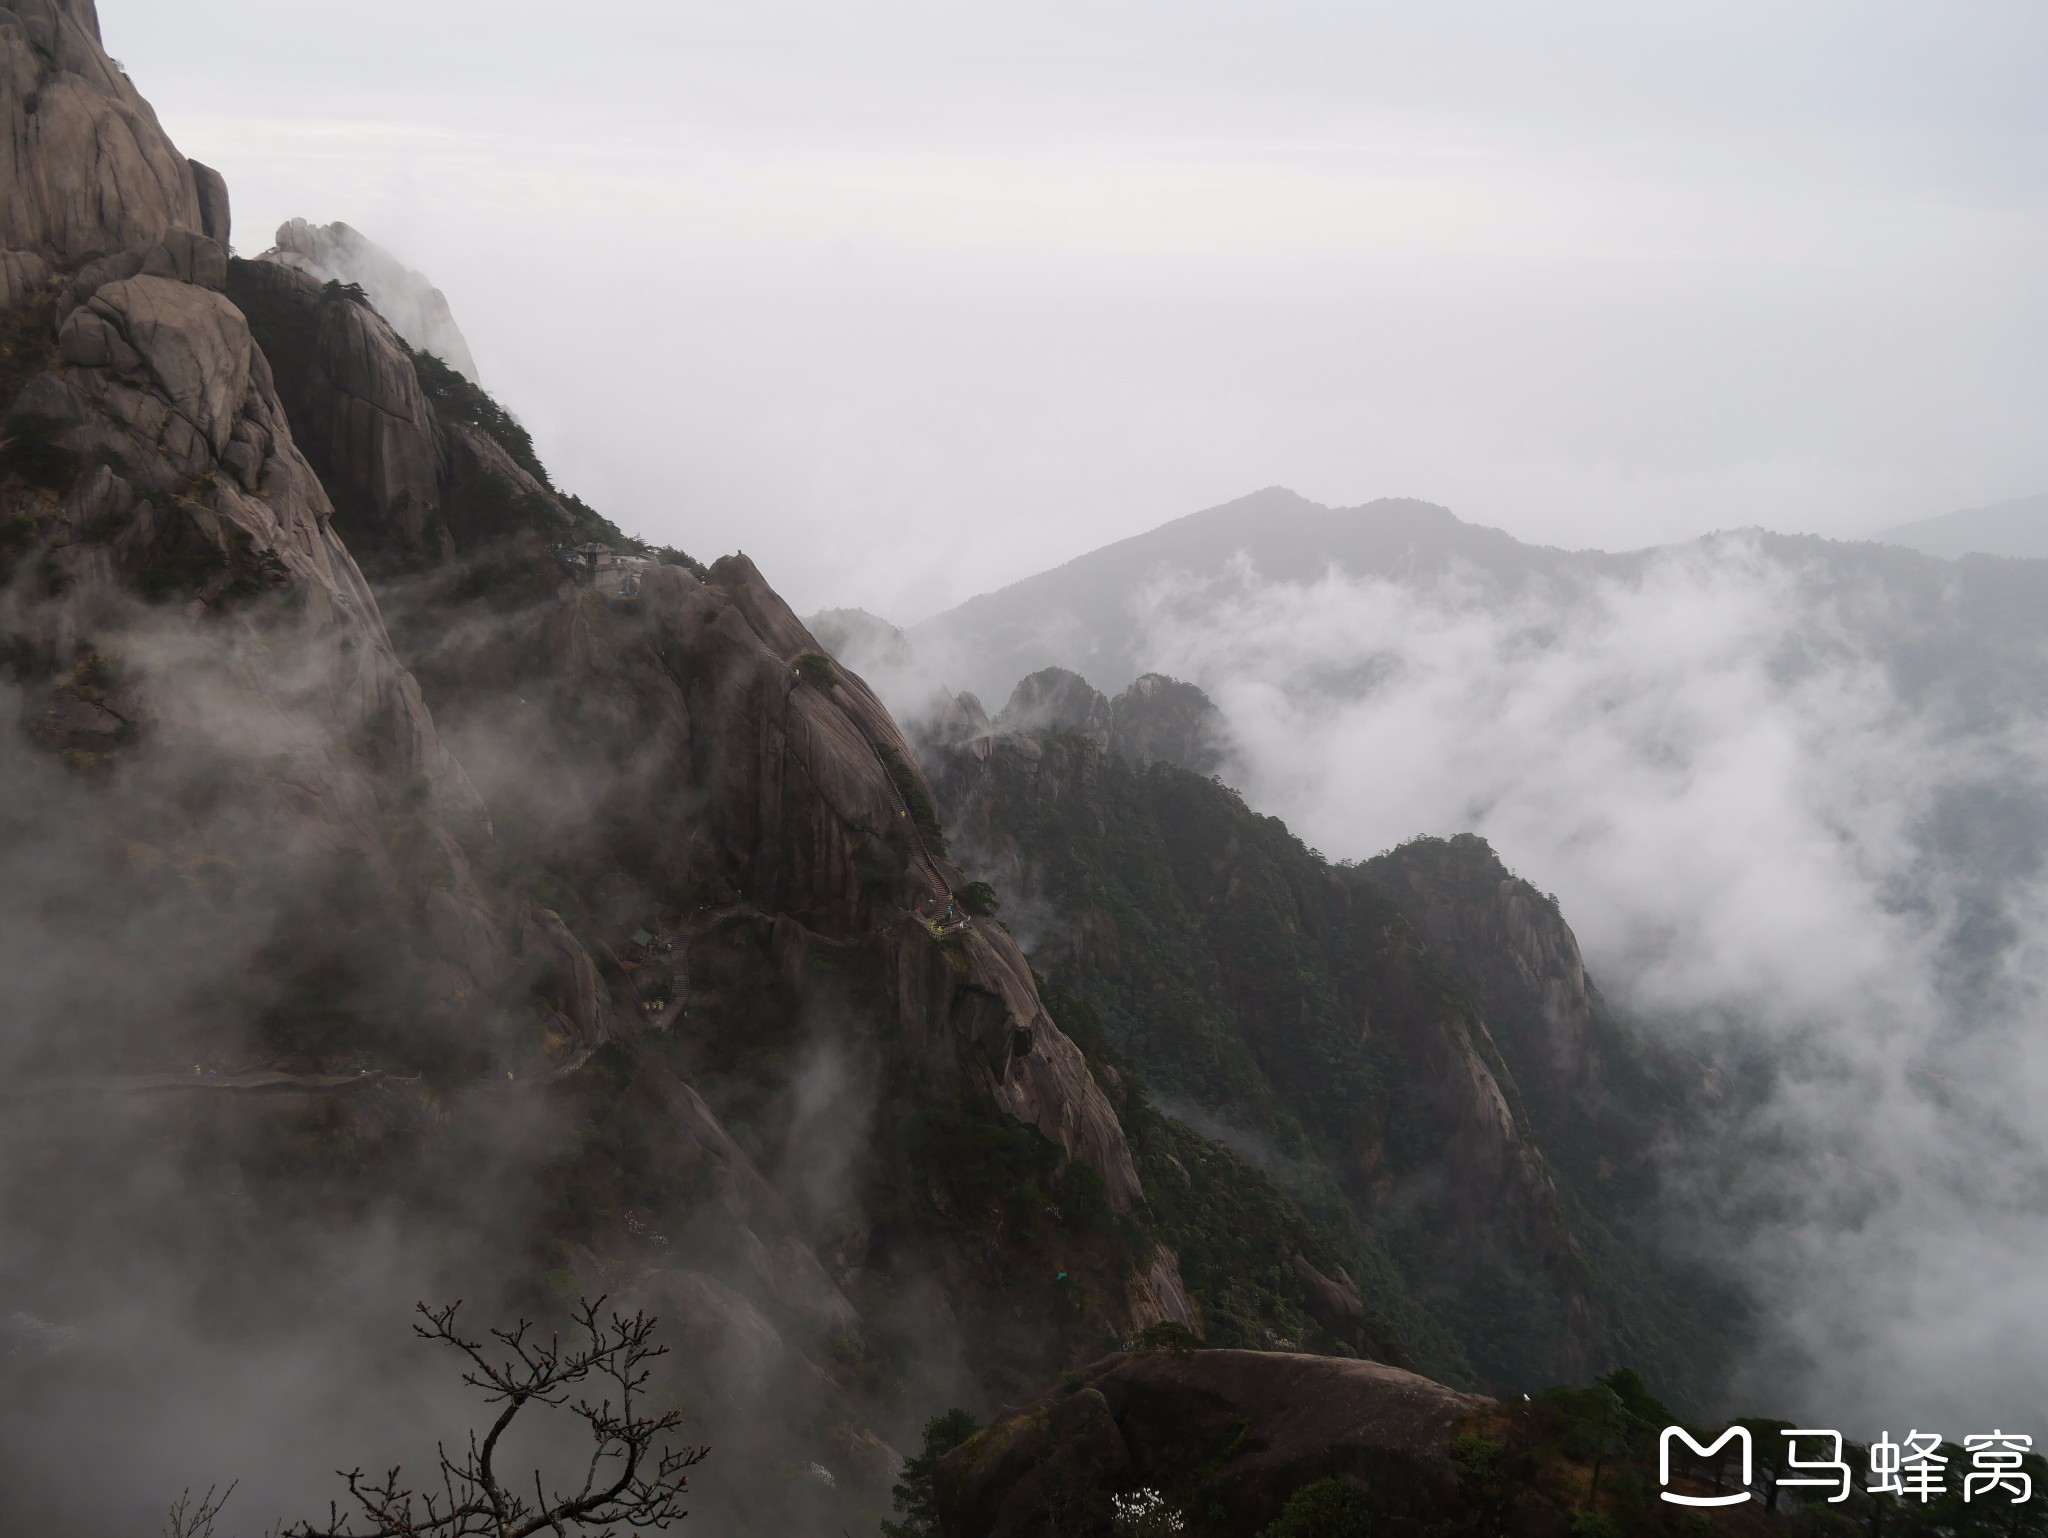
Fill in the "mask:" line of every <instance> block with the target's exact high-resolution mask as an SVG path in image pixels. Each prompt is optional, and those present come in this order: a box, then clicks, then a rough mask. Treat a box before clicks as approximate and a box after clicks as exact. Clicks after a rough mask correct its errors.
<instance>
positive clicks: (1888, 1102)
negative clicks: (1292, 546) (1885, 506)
mask: <svg viewBox="0 0 2048 1538" xmlns="http://www.w3.org/2000/svg"><path fill="white" fill-rule="evenodd" d="M1831 548H1832V549H1833V550H1839V549H1840V547H1827V546H1821V545H1817V544H1812V545H1808V546H1806V547H1805V549H1804V553H1803V554H1801V553H1799V552H1792V553H1789V554H1788V552H1787V550H1786V549H1785V547H1784V545H1783V543H1782V542H1779V543H1776V544H1773V543H1771V542H1769V541H1766V540H1761V539H1756V538H1748V537H1740V536H1737V537H1727V538H1720V539H1716V540H1713V541H1708V542H1702V543H1700V544H1696V545H1691V546H1686V547H1681V548H1677V549H1674V550H1671V551H1668V552H1663V553H1659V554H1657V555H1654V556H1651V557H1649V558H1647V559H1645V560H1643V561H1641V562H1640V563H1634V564H1630V565H1625V566H1620V567H1613V568H1610V569H1608V570H1606V571H1603V572H1598V573H1593V574H1586V573H1579V574H1575V575H1573V576H1570V577H1568V578H1560V579H1550V580H1544V581H1538V582H1532V583H1529V584H1526V585H1522V586H1520V587H1519V588H1518V589H1517V590H1515V591H1514V592H1512V593H1504V591H1503V589H1502V588H1501V587H1500V586H1499V585H1497V584H1493V583H1491V582H1489V581H1488V580H1487V579H1486V578H1485V576H1484V574H1481V573H1463V574H1458V573H1454V574H1452V575H1450V576H1448V577H1442V578H1436V579H1430V580H1427V581H1424V582H1420V583H1416V582H1401V581H1395V580H1387V579H1383V578H1360V577H1352V576H1346V575H1343V574H1336V573H1333V574H1330V575H1327V576H1325V577H1324V578H1323V579H1322V580H1319V581H1314V582H1305V583H1304V582H1284V583H1273V582H1263V581H1260V580H1258V579H1257V574H1256V573H1253V572H1248V571H1244V570H1242V569H1240V570H1239V571H1236V572H1233V573H1231V574H1229V575H1228V576H1227V577H1225V578H1223V579H1221V580H1217V581H1214V582H1209V583H1193V582H1186V581H1182V582H1173V581H1162V582H1160V583H1158V584H1156V585H1154V586H1153V587H1152V588H1151V589H1149V590H1148V591H1147V592H1146V593H1144V594H1143V595H1142V597H1141V599H1140V608H1141V611H1142V612H1143V614H1144V616H1145V618H1146V620H1147V641H1146V646H1145V651H1146V657H1145V663H1146V665H1147V666H1149V667H1153V668H1158V669H1160V670H1163V671H1166V672H1169V673H1174V674H1177V675H1179V676H1182V677H1186V678H1190V679H1193V680H1194V681H1196V682H1198V683H1200V684H1201V685H1202V686H1203V687H1204V688H1205V689H1207V690H1208V691H1209V692H1210V693H1211V694H1212V695H1213V696H1214V697H1215V699H1216V701H1217V703H1218V704H1219V705H1220V706H1221V707H1222V709H1223V712H1224V714H1225V716H1226V718H1227V719H1228V721H1229V722H1230V724H1231V727H1232V728H1233V730H1234V733H1235V736H1236V751H1237V754H1238V761H1237V764H1236V766H1235V777H1236V778H1237V779H1239V781H1240V782H1241V783H1242V785H1243V787H1244V789H1245V790H1246V792H1247V794H1248V796H1249V798H1250V799H1251V801H1252V802H1253V804H1254V805H1257V806H1259V807H1261V808H1262V809H1265V810H1270V811H1272V812H1275V813H1278V814H1279V815H1281V816H1282V817H1284V818H1285V819H1286V820H1287V821H1288V822H1289V823H1290V824H1291V825H1292V826H1293V827H1294V828H1295V829H1296V830H1297V831H1298V832H1299V833H1301V834H1302V836H1303V837H1305V838H1306V839H1308V840H1309V841H1310V842H1312V843H1314V844H1317V845H1319V846H1320V847H1321V848H1323V849H1324V850H1326V851H1327V852H1328V853H1329V854H1330V855H1331V856H1332V857H1333V858H1341V857H1354V856H1364V855H1369V854H1371V853H1373V852H1375V851H1377V850H1380V849H1383V848H1386V847H1388V846H1390V845H1393V844H1395V843H1398V842H1400V841H1402V840H1404V839H1406V838H1409V837H1412V836H1414V835H1416V834H1419V833H1425V832H1429V833H1449V832H1453V831H1458V830H1462V829H1472V830H1475V831H1477V832H1479V833H1481V834H1483V835H1484V836H1486V837H1487V838H1488V839H1490V840H1491V841H1492V842H1493V843H1494V844H1495V845H1496V847H1497V848H1498V849H1499V850H1500V852H1501V854H1502V855H1503V857H1504V858H1505V859H1506V860H1507V861H1508V862H1509V863H1510V864H1511V865H1512V866H1513V867H1515V868H1516V869H1517V870H1519V871H1521V872H1522V873H1524V874H1525V875H1527V876H1529V877H1530V878H1531V879H1533V880H1535V881H1536V882H1537V883H1538V884H1539V885H1541V886H1544V887H1546V888H1551V889H1554V890H1555V891H1556V892H1557V894H1558V896H1559V898H1560V899H1561V901H1562V902H1563V904H1564V911H1565V912H1566V914H1567V916H1568V917H1569V918H1570V919H1571V920H1572V922H1573V924H1574V926H1575V927H1576V929H1577V930H1578V932H1579V934H1580V936H1581V939H1582V941H1583V942H1584V945H1585V949H1586V952H1587V955H1588V958H1589V960H1590V962H1591V964H1592V966H1593V968H1594V970H1595V972H1596V974H1597V975H1598V976H1599V978H1600V981H1601V983H1602V985H1603V987H1605V988H1606V990H1607V991H1608V992H1609V994H1610V995H1611V996H1612V997H1614V998H1615V999H1616V1000H1617V1002H1619V1003H1620V1004H1622V1005H1623V1006H1624V1007H1625V1008H1627V1009H1629V1010H1630V1011H1631V1012H1632V1013H1634V1014H1636V1015H1637V1016H1639V1017H1640V1018H1641V1019H1642V1020H1643V1021H1644V1022H1646V1024H1648V1025H1649V1026H1650V1028H1652V1029H1654V1030H1658V1031H1660V1032H1661V1033H1663V1034H1665V1035H1666V1036H1668V1037H1669V1038H1670V1039H1672V1040H1674V1041H1676V1042H1680V1043H1690V1044H1697V1043H1700V1042H1702V1041H1712V1042H1714V1043H1716V1044H1717V1049H1718V1050H1720V1051H1723V1052H1726V1053H1727V1054H1728V1060H1729V1061H1730V1062H1731V1063H1742V1064H1748V1065H1751V1066H1750V1067H1749V1068H1747V1069H1745V1070H1743V1071H1741V1072H1739V1073H1737V1074H1735V1075H1733V1077H1734V1079H1735V1081H1736V1082H1734V1083H1733V1084H1731V1095H1730V1105H1731V1107H1733V1108H1735V1111H1734V1113H1733V1114H1732V1115H1731V1118H1730V1125H1729V1126H1728V1129H1727V1136H1726V1139H1725V1141H1724V1142H1723V1143H1722V1144H1721V1145H1720V1146H1718V1147H1716V1148H1715V1149H1713V1150H1712V1151H1710V1152H1703V1153H1702V1155H1701V1159H1700V1162H1699V1163H1698V1165H1697V1167H1696V1168H1695V1169H1694V1170H1693V1171H1692V1172H1691V1173H1692V1174H1693V1175H1694V1176H1695V1177H1696V1178H1695V1181H1694V1184H1695V1187H1696V1189H1695V1192H1694V1195H1695V1198H1696V1201H1697V1218H1696V1220H1692V1219H1687V1218H1686V1217H1685V1216H1684V1215H1683V1214H1679V1215H1677V1217H1676V1219H1675V1220H1676V1221H1680V1222H1687V1221H1696V1222H1697V1223H1698V1224H1699V1225H1700V1226H1701V1227H1702V1228H1726V1229H1727V1230H1729V1231H1730V1232H1731V1233H1732V1235H1733V1238H1734V1242H1735V1243H1736V1244H1737V1245H1739V1247H1740V1252H1741V1253H1742V1254H1743V1255H1744V1256H1745V1257H1746V1260H1747V1270H1748V1272H1749V1275H1750V1278H1751V1280H1752V1281H1753V1283H1754V1284H1755V1285H1756V1287H1757V1288H1758V1291H1759V1296H1760V1298H1761V1300H1762V1302H1763V1305H1764V1317H1765V1321H1766V1325H1767V1329H1768V1332H1769V1338H1768V1339H1767V1341H1766V1343H1765V1347H1764V1349H1763V1350H1762V1351H1761V1352H1760V1354H1759V1355H1758V1357H1757V1359H1756V1360H1755V1361H1754V1362H1753V1363H1752V1364H1751V1367H1750V1369H1749V1373H1748V1381H1747V1382H1746V1383H1745V1385H1744V1397H1745V1398H1747V1399H1753V1400H1754V1402H1755V1404H1756V1406H1757V1407H1758V1408H1759V1409H1762V1408H1766V1407H1771V1406H1775V1407H1778V1413H1796V1414H1802V1415H1807V1416H1812V1417H1818V1420H1817V1421H1816V1422H1815V1423H1817V1424H1828V1425H1832V1424H1836V1423H1837V1422H1840V1423H1843V1424H1844V1426H1845V1429H1846V1428H1847V1425H1848V1423H1849V1422H1851V1421H1853V1422H1855V1423H1856V1427H1857V1429H1862V1430H1874V1429H1877V1428H1879V1427H1881V1426H1892V1427H1893V1429H1894V1430H1895V1431H1896V1430H1897V1429H1898V1428H1899V1427H1900V1426H1902V1425H1904V1424H1905V1423H1907V1422H1909V1421H1910V1422H1911V1423H1913V1424H1915V1425H1918V1426H1921V1427H1923V1428H1924V1427H1927V1426H1936V1427H1939V1428H1942V1429H1944V1430H1945V1432H1946V1433H1947V1434H1950V1435H1958V1436H1959V1435H1961V1434H1962V1433H1963V1432H1965V1431H1975V1430H1980V1429H1988V1428H1989V1427H1990V1426H1991V1425H1992V1424H1993V1423H1998V1424H2006V1423H2014V1422H2022V1421H2025V1420H2026V1417H2027V1416H2028V1415H2029V1414H2030V1413H2032V1412H2034V1411H2037V1410H2038V1408H2039V1406H2040V1404H2041V1403H2043V1402H2044V1400H2048V1332H2042V1331H2041V1330H2039V1329H2038V1327H2037V1325H2036V1323H2035V1321H2036V1318H2037V1309H2036V1307H2035V1303H2036V1298H2037V1291H2036V1287H2037V1283H2036V1279H2037V1278H2038V1276H2039V1275H2040V1273H2041V1268H2042V1266H2043V1264H2044V1263H2048V1136H2044V1133H2043V1132H2042V1130H2041V1128H2040V1125H2039V1120H2038V1118H2037V1117H2036V1116H2034V1115H2032V1114H2031V1112H2032V1110H2033V1108H2034V1107H2035V1106H2037V1105H2038V1104H2039V1103H2040V1099H2041V1095H2042V1090H2043V1087H2044V1080H2048V1031H2044V1029H2043V1027H2044V1024H2048V1021H2044V1018H2043V1015H2044V1011H2043V1004H2042V1000H2041V997H2040V987H2039V979H2040V977H2041V976H2042V967H2043V963H2044V961H2048V885H2044V882H2043V879H2042V868H2041V836H2042V829H2043V827H2044V826H2048V732H2044V730H2043V727H2042V723H2041V720H2040V718H2039V716H2038V715H2037V714H2036V713H2035V712H2033V711H2031V710H2028V709H2025V708H2021V707H2023V706H2024V705H2025V700H2024V698H2020V697H2016V698H2014V699H2012V700H2009V701H2006V702H2004V704H2003V705H2002V704H2001V702H2000V701H1999V700H1998V699H1996V698H1995V697H1994V698H1991V699H1990V700H1989V701H1988V702H1987V701H1986V700H1984V699H1983V698H1978V699H1977V700H1976V701H1975V702H1974V703H1972V704H1970V705H1968V706H1965V705H1964V704H1963V703H1962V696H1963V695H1965V694H1969V693H1970V692H1971V691H1969V690H1956V689H1951V688H1949V687H1946V686H1945V685H1944V683H1943V680H1942V679H1940V678H1939V677H1938V676H1937V677H1935V678H1934V679H1933V681H1932V683H1931V684H1930V682H1929V680H1928V678H1927V677H1926V676H1925V674H1924V669H1921V670H1919V671H1918V673H1917V674H1916V670H1915V669H1914V668H1912V667H1909V666H1907V665H1906V664H1905V663H1903V662H1902V660H1901V654H1900V653H1899V652H1898V650H1897V649H1896V647H1895V646H1894V645H1893V644H1892V643H1893V642H1894V641H1895V640H1896V638H1897V637H1898V636H1899V635H1901V634H1902V633H1904V632H1906V631H1908V630H1910V629H1912V628H1913V627H1915V626H1916V625H1920V624H1922V622H1923V621H1924V620H1925V618H1926V616H1925V614H1924V612H1919V611H1915V612H1912V613H1909V612H1907V611H1908V609H1910V608H1911V607H1912V601H1911V600H1910V599H1909V598H1906V597H1901V596H1900V595H1898V594H1895V593H1893V592H1891V591H1889V590H1887V589H1886V588H1885V586H1884V585H1883V584H1882V583H1881V582H1876V581H1872V580H1863V579H1861V578H1859V577H1857V576H1856V575H1855V574H1854V573H1850V574H1849V575H1848V576H1846V577H1845V575H1844V568H1843V567H1842V566H1841V565H1840V564H1839V563H1838V562H1836V561H1835V559H1834V557H1833V555H1832V554H1831V553H1830V552H1831ZM1979 682H1981V680H1979ZM1758 1049H1763V1050H1762V1051H1761V1052H1759V1051H1758ZM1980 1422H1981V1425H1980V1424H1979V1423H1980Z"/></svg>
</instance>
